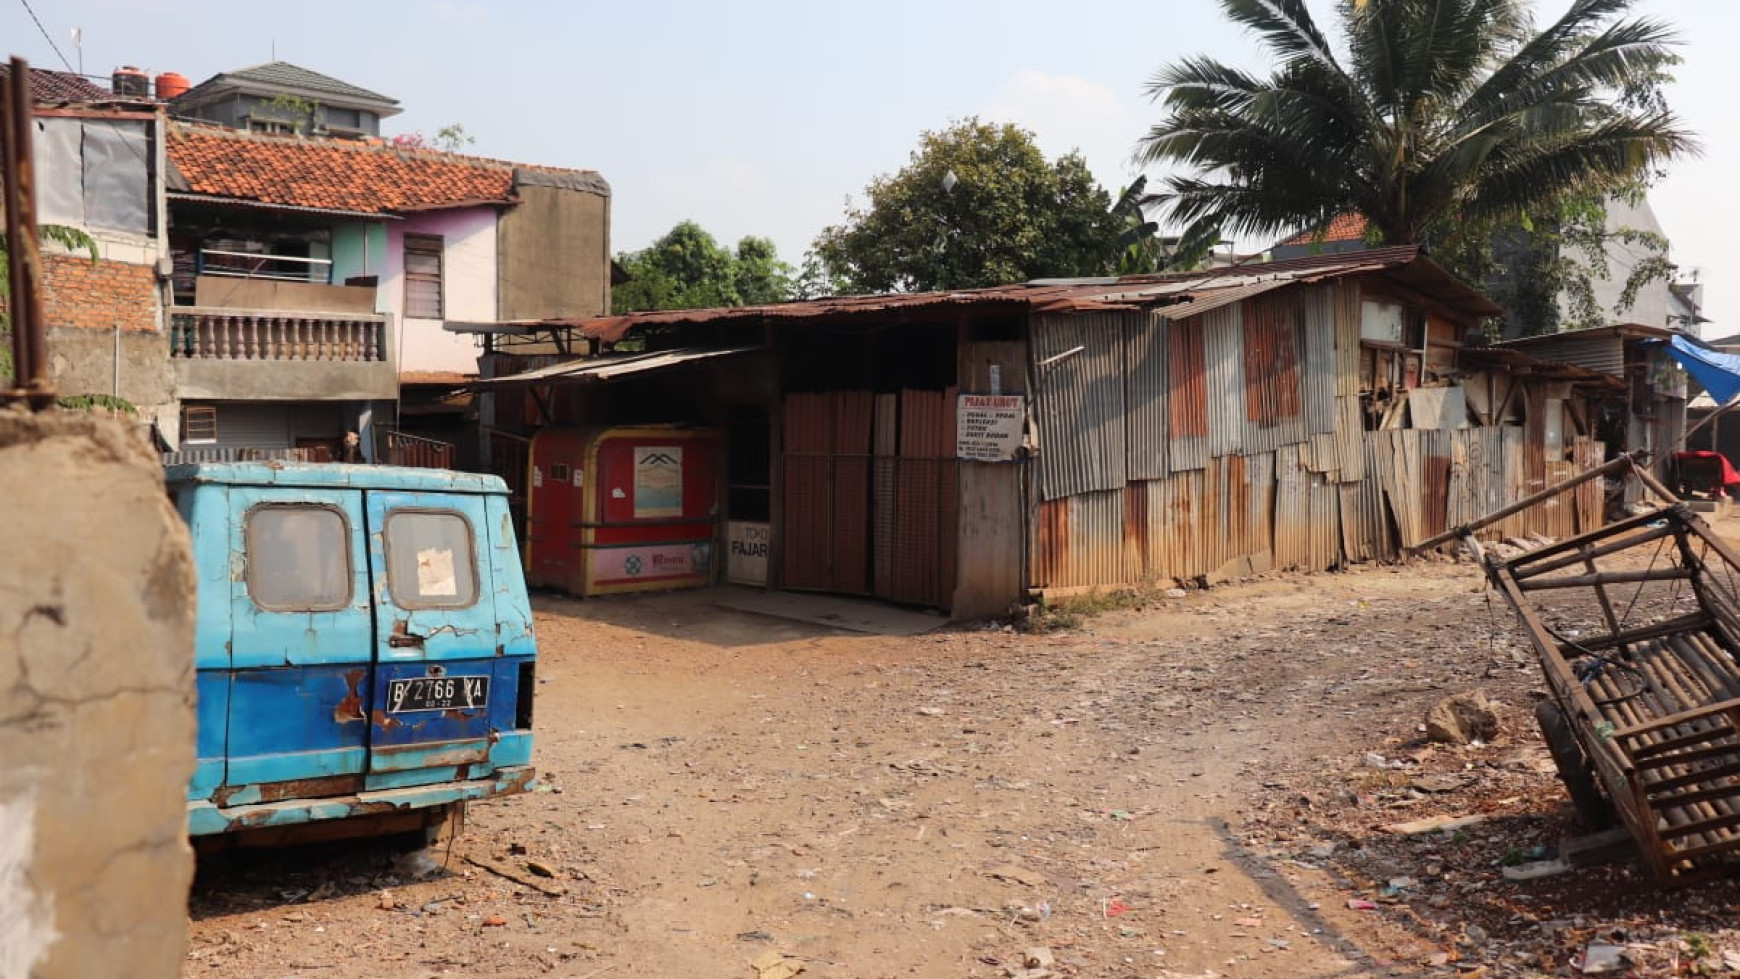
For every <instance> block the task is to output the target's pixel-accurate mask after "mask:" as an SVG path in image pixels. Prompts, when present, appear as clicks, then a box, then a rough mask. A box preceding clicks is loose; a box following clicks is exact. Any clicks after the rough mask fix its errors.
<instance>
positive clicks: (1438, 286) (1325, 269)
mask: <svg viewBox="0 0 1740 979" xmlns="http://www.w3.org/2000/svg"><path fill="white" fill-rule="evenodd" d="M1364 273H1383V274H1385V275H1389V276H1392V277H1395V278H1396V279H1397V280H1398V281H1401V282H1404V283H1405V284H1407V285H1408V286H1409V287H1411V288H1413V289H1415V290H1416V291H1420V292H1423V293H1426V294H1427V295H1430V296H1432V297H1433V298H1436V299H1438V300H1439V301H1441V302H1443V303H1445V304H1446V305H1449V306H1452V307H1454V308H1456V309H1459V310H1461V311H1462V312H1464V313H1466V314H1468V315H1474V316H1491V315H1497V314H1499V313H1502V312H1503V309H1502V308H1501V307H1499V306H1498V305H1496V304H1495V303H1493V302H1492V301H1491V300H1489V299H1487V298H1486V297H1484V296H1482V295H1480V294H1479V293H1477V292H1475V291H1474V290H1473V289H1470V288H1469V287H1468V286H1466V285H1464V284H1462V283H1461V282H1459V281H1458V280H1457V279H1456V278H1455V277H1453V276H1451V275H1450V273H1448V272H1446V271H1444V270H1443V269H1442V268H1440V267H1439V266H1437V265H1436V264H1434V263H1433V262H1432V261H1431V260H1430V259H1428V258H1426V257H1425V256H1424V254H1423V253H1422V251H1421V249H1420V248H1419V247H1417V246H1414V245H1400V246H1395V247H1390V248H1373V249H1368V250H1365V251H1358V252H1343V253H1340V254H1335V255H1312V256H1306V257H1301V258H1294V259H1288V260H1286V261H1281V262H1268V263H1265V264H1260V265H1245V266H1233V267H1229V268H1222V269H1212V270H1209V271H1206V272H1189V273H1179V274H1170V275H1143V276H1126V277H1124V278H1121V279H1112V280H1106V279H1086V280H1063V281H1059V280H1039V281H1035V282H1024V283H1016V284H1012V285H1003V286H989V287H986V288H982V289H959V290H954V291H950V292H919V293H893V294H884V295H872V296H839V297H833V298H827V299H806V300H799V301H795V302H788V303H773V304H767V305H760V306H732V307H719V308H713V309H670V310H657V311H652V312H645V313H630V314H627V315H623V316H602V317H596V318H569V319H550V320H544V321H542V322H541V324H540V325H541V326H543V327H544V328H546V329H548V328H567V329H577V330H579V331H580V333H581V334H582V335H584V336H588V337H596V338H599V339H602V340H607V341H615V340H620V339H622V338H623V337H624V336H626V335H628V333H629V331H631V330H633V329H635V328H637V327H650V326H677V325H683V326H693V325H700V324H714V323H725V322H751V323H771V322H785V323H792V324H797V323H802V322H806V321H807V322H821V321H838V320H840V319H845V318H852V317H875V318H876V319H878V320H879V321H881V322H883V323H887V322H888V321H889V320H891V319H894V320H898V319H900V318H902V317H916V316H919V315H928V314H932V313H935V312H936V311H939V310H944V309H951V310H960V309H962V308H972V307H977V308H980V309H991V308H998V307H1001V308H1006V309H1009V310H1011V311H1016V310H1025V311H1028V312H1034V313H1040V312H1091V311H1113V310H1119V309H1131V308H1153V309H1157V310H1158V311H1160V312H1162V313H1165V314H1166V316H1167V318H1168V319H1181V318H1184V317H1185V316H1188V315H1190V314H1189V313H1183V314H1178V313H1174V312H1172V309H1173V308H1174V306H1173V305H1168V304H1174V305H1176V304H1179V303H1201V304H1203V308H1214V307H1218V306H1225V305H1227V304H1229V303H1235V302H1237V301H1238V300H1239V299H1241V298H1244V297H1245V296H1247V295H1254V294H1255V293H1256V292H1266V291H1268V290H1269V289H1275V288H1280V287H1281V286H1283V285H1287V284H1290V283H1295V282H1317V281H1322V280H1327V279H1334V278H1338V277H1341V276H1347V275H1358V274H1364ZM1242 289H1251V290H1252V291H1251V292H1248V293H1239V294H1232V295H1227V296H1225V297H1224V298H1223V296H1222V294H1223V292H1225V291H1227V290H1242Z"/></svg>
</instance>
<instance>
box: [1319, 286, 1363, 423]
mask: <svg viewBox="0 0 1740 979" xmlns="http://www.w3.org/2000/svg"><path fill="white" fill-rule="evenodd" d="M1326 288H1328V289H1329V290H1330V295H1331V297H1332V300H1331V305H1332V306H1333V308H1334V310H1335V396H1336V397H1338V398H1355V397H1358V396H1359V356H1360V353H1359V283H1358V282H1355V281H1353V280H1351V279H1343V280H1341V281H1339V282H1335V283H1332V284H1330V285H1329V286H1327V287H1326Z"/></svg>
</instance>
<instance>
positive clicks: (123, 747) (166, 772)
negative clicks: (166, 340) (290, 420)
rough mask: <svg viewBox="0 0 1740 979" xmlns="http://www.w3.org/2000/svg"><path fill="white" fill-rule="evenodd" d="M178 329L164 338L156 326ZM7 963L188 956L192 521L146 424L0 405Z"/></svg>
mask: <svg viewBox="0 0 1740 979" xmlns="http://www.w3.org/2000/svg"><path fill="white" fill-rule="evenodd" d="M155 339H161V338H155ZM0 501H3V502H0V508H3V512H4V513H5V514H6V530H5V541H6V546H5V552H6V559H5V561H3V562H0V976H4V977H7V979H11V977H14V976H17V977H30V979H63V977H64V979H73V977H81V979H82V977H86V976H142V977H165V979H167V977H170V976H175V975H177V974H178V972H179V970H180V966H181V959H182V956H183V953H184V943H185V935H186V898H187V888H188V884H189V881H190V880H191V878H192V874H193V856H192V852H191V850H190V849H189V847H188V844H187V836H186V818H187V817H186V791H187V780H188V777H189V776H190V775H191V774H192V771H193V744H194V740H193V739H194V712H193V689H194V687H193V649H192V644H193V588H194V575H193V565H192V557H191V555H190V552H189V548H188V543H187V534H186V531H185V529H184V528H183V527H182V525H181V521H180V520H179V518H178V517H176V515H175V512H174V510H173V509H171V507H170V505H169V502H168V500H167V498H166V497H165V495H164V492H163V475H162V470H161V468H160V467H159V466H158V465H157V462H156V460H155V459H154V458H153V457H152V456H151V454H150V453H149V452H147V451H146V448H145V446H144V445H143V443H142V442H141V441H140V439H139V437H138V435H137V433H136V432H135V431H133V430H132V429H131V428H129V427H128V426H126V425H124V424H122V423H120V422H116V421H113V420H110V419H106V418H98V417H95V416H92V415H88V414H85V413H82V412H68V413H50V414H46V415H41V416H30V415H25V414H23V413H19V412H12V411H0Z"/></svg>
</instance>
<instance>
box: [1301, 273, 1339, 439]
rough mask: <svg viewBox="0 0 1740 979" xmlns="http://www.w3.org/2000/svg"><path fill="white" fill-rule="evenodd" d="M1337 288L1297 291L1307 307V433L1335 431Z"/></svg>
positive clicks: (1320, 287) (1325, 433)
mask: <svg viewBox="0 0 1740 979" xmlns="http://www.w3.org/2000/svg"><path fill="white" fill-rule="evenodd" d="M1333 288H1334V287H1333V286H1312V287H1310V288H1307V289H1300V290H1296V292H1297V293H1298V295H1299V297H1300V300H1301V301H1302V302H1303V303H1304V305H1305V346H1304V350H1303V354H1304V357H1303V361H1304V364H1303V368H1302V370H1303V377H1304V384H1305V433H1306V434H1307V435H1327V434H1330V433H1332V432H1334V431H1335V419H1336V417H1337V415H1336V404H1335V371H1336V356H1337V355H1336V350H1335V294H1334V292H1333Z"/></svg>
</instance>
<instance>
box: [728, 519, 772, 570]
mask: <svg viewBox="0 0 1740 979" xmlns="http://www.w3.org/2000/svg"><path fill="white" fill-rule="evenodd" d="M772 536H773V535H772V534H771V533H770V532H769V525H768V524H764V523H749V522H747V521H743V520H731V521H727V522H726V525H725V538H726V540H725V577H726V579H727V580H729V581H730V582H731V583H732V584H734V585H765V584H767V549H768V542H769V541H770V540H772Z"/></svg>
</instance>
